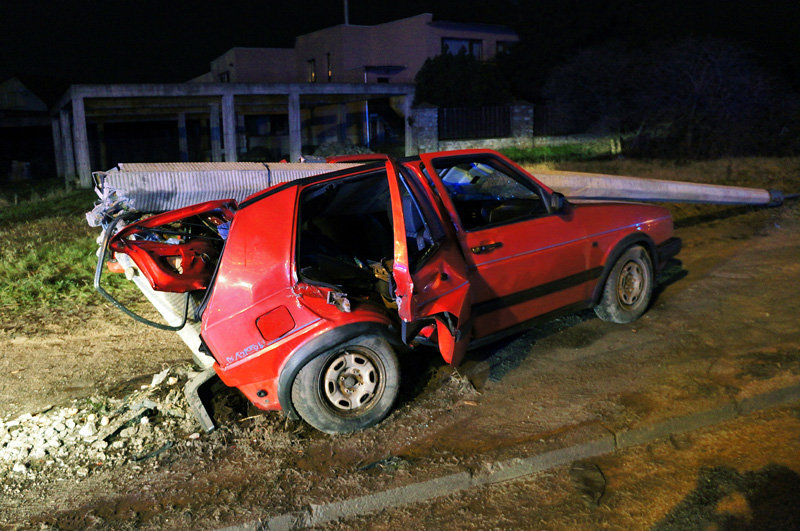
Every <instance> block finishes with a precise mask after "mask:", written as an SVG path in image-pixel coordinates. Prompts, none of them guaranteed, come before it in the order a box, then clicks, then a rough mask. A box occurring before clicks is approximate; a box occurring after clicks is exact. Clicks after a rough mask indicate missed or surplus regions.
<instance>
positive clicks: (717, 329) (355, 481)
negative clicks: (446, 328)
mask: <svg viewBox="0 0 800 531" xmlns="http://www.w3.org/2000/svg"><path fill="white" fill-rule="evenodd" d="M799 214H800V205H798V204H797V202H794V203H792V204H789V205H787V206H784V207H781V208H778V209H770V210H758V209H746V208H745V209H742V208H731V209H722V210H720V209H716V210H714V214H713V215H712V216H710V217H708V216H700V217H698V218H696V219H688V220H686V221H685V222H684V223H683V224H682V226H681V227H679V228H678V230H677V235H678V236H680V237H681V238H683V241H684V249H683V251H682V252H681V254H680V256H679V258H680V260H681V263H678V262H675V263H673V264H671V265H670V267H669V268H668V269H667V270H666V271H665V272H664V273H663V274H662V275H661V278H660V288H659V293H658V296H657V299H656V300H655V303H654V304H653V306H652V308H651V309H650V310H649V312H648V313H647V314H646V315H645V316H644V317H643V318H642V319H641V320H639V321H638V322H635V323H632V324H631V325H621V326H620V325H612V324H609V323H605V322H601V321H599V320H598V319H596V318H594V317H593V313H592V312H584V313H581V314H577V315H572V316H568V317H565V318H562V319H559V320H557V321H554V322H552V323H549V324H546V325H544V326H541V327H539V328H536V329H532V330H530V331H528V332H526V333H524V334H521V335H518V336H514V337H512V338H510V339H507V340H505V341H503V342H501V343H499V344H494V345H491V346H489V347H485V348H483V349H480V350H478V351H475V352H472V353H471V354H470V355H469V356H468V359H467V361H466V362H465V363H464V364H463V365H462V367H460V368H459V369H458V370H457V371H454V370H453V369H451V368H449V367H447V366H445V365H444V364H443V363H442V362H441V361H440V360H439V359H437V358H436V356H435V353H433V352H431V351H425V350H420V351H416V352H410V353H407V354H406V355H405V356H404V371H405V372H404V378H405V379H404V383H403V388H402V391H401V398H400V401H399V403H398V405H397V407H396V408H395V410H394V412H393V413H392V414H391V415H390V416H389V418H388V419H387V420H386V421H384V422H383V423H382V424H381V425H379V426H378V427H376V428H374V429H371V430H367V431H365V432H362V433H357V434H353V435H349V436H343V437H330V436H326V435H322V434H319V433H318V432H314V431H313V430H311V429H309V428H308V427H306V426H305V425H303V424H300V423H287V422H284V421H283V420H282V418H281V417H280V416H279V415H278V414H254V412H253V411H251V410H248V409H247V408H246V407H245V406H243V405H242V404H241V402H239V401H238V400H237V396H236V394H235V393H227V394H222V395H220V397H219V399H218V403H217V406H218V407H217V410H218V412H219V418H221V419H223V420H224V421H225V425H224V426H223V427H222V428H220V429H219V430H217V431H216V432H214V433H212V434H210V435H203V436H201V437H200V438H199V439H195V438H191V437H190V434H188V433H186V434H176V436H175V440H174V441H171V442H172V443H174V444H173V445H172V446H171V448H170V449H169V450H168V451H165V452H163V453H161V454H159V455H157V456H155V457H153V458H152V459H147V460H143V461H131V462H128V463H125V464H124V465H120V466H114V467H110V466H104V465H103V464H102V463H98V464H97V466H95V467H94V468H92V470H91V472H90V473H89V474H88V475H87V476H86V477H82V478H75V477H74V476H70V475H61V474H60V473H59V472H58V471H57V470H50V471H45V473H43V474H42V475H40V476H38V477H37V479H35V480H31V481H28V482H21V483H19V484H18V485H17V486H16V487H14V489H12V490H11V491H6V494H4V496H3V497H2V499H0V528H4V529H16V528H38V527H40V526H44V527H57V528H63V529H85V528H91V527H113V528H120V529H132V528H164V527H167V528H184V527H186V528H188V527H191V528H198V529H206V528H218V527H223V526H226V525H233V524H236V523H241V522H246V521H252V520H255V519H257V518H263V517H266V516H269V515H277V514H281V513H284V512H287V511H292V510H296V509H298V508H300V507H302V506H304V505H307V504H309V503H322V502H326V501H332V500H339V499H346V498H351V497H354V496H358V495H363V494H367V493H369V492H374V491H376V490H385V489H387V488H391V487H396V486H400V485H405V484H409V483H413V482H416V481H420V480H425V479H429V478H433V477H438V476H441V475H445V474H449V473H453V472H459V471H463V470H475V469H478V468H480V467H481V466H483V465H484V464H485V463H487V462H490V461H495V460H501V459H508V458H511V457H515V456H517V455H521V454H523V453H525V454H530V453H532V452H536V451H539V450H541V451H545V450H549V449H553V448H558V447H562V446H564V445H566V444H568V443H569V442H570V441H574V440H583V439H585V438H586V437H588V436H591V435H592V434H607V433H608V429H614V430H616V429H625V428H635V427H637V426H641V425H644V424H648V423H651V422H655V421H658V420H661V419H665V418H669V417H674V416H678V415H681V414H685V413H688V412H692V411H699V410H705V409H709V408H713V407H717V406H720V405H722V404H723V403H726V402H727V401H729V400H730V399H732V398H745V397H749V396H753V395H756V394H759V393H763V392H766V391H769V390H772V389H777V388H780V387H784V386H787V385H795V384H797V383H800V326H798V318H797V316H798V315H800V296H798V295H800V287H799V286H800V260H798V258H800V215H799ZM76 310H77V309H76ZM40 318H41V322H40V325H41V326H31V324H30V323H24V324H23V323H20V324H16V323H3V327H1V328H2V329H1V330H0V412H2V413H1V414H2V418H3V419H4V420H8V419H10V418H14V417H16V416H18V415H20V414H22V413H35V412H37V411H41V410H43V409H45V408H46V407H48V406H50V405H53V404H65V403H69V402H70V401H71V400H73V399H75V398H81V397H88V396H90V395H93V394H97V393H106V394H110V395H112V394H116V395H120V394H124V393H126V392H129V391H130V390H132V389H135V388H138V387H139V384H140V383H141V382H143V381H147V380H149V379H150V378H151V376H152V375H153V374H154V373H157V372H159V371H160V370H162V369H163V368H165V367H167V366H170V365H173V364H175V363H178V362H181V361H185V360H186V359H187V351H186V350H185V349H184V347H183V346H182V343H180V341H179V340H178V338H177V337H176V336H174V335H173V334H170V333H166V332H160V331H157V330H153V329H149V328H147V327H144V326H142V325H139V324H135V323H133V322H131V321H130V320H128V319H127V318H125V317H124V316H122V315H121V314H119V312H117V311H115V310H113V309H111V308H110V307H106V306H96V307H94V308H90V309H88V311H84V310H83V309H81V310H80V312H78V311H76V312H75V313H74V314H73V315H58V316H40ZM799 434H800V421H798V418H797V409H791V408H787V409H782V410H772V411H766V412H762V413H758V414H756V415H753V416H751V417H748V418H747V419H744V420H742V419H739V420H737V421H733V422H730V423H727V424H725V425H723V426H720V427H717V428H713V429H708V430H702V431H699V432H693V433H692V434H689V435H686V436H681V437H678V438H675V439H674V440H673V439H671V440H664V441H660V442H655V443H652V444H649V445H645V446H643V447H637V448H633V449H629V450H626V451H624V452H620V453H617V454H615V455H613V456H608V457H604V458H602V459H598V460H594V461H593V462H592V463H589V464H585V465H586V469H588V470H589V472H590V473H589V474H588V476H587V474H583V475H581V473H580V470H578V472H575V470H572V471H571V470H570V469H569V467H567V468H565V469H556V470H554V471H552V473H548V474H542V475H540V476H537V477H533V478H530V479H528V480H525V481H518V482H512V483H508V484H503V485H498V486H493V487H487V488H486V489H481V491H480V492H473V493H469V494H466V495H464V496H458V497H448V498H443V499H441V500H437V501H435V502H431V503H429V504H421V505H417V506H414V507H410V508H407V509H402V510H398V511H396V512H390V513H385V514H380V515H376V516H374V517H364V518H362V519H359V520H358V521H353V522H341V523H339V524H335V525H333V526H332V527H337V526H338V527H343V528H344V527H352V526H355V525H357V526H358V527H375V528H390V527H393V525H392V522H395V523H396V522H397V521H398V520H397V519H396V518H402V519H403V521H404V522H406V521H407V522H408V523H409V524H411V525H417V526H419V527H437V528H438V527H443V528H465V527H474V528H486V527H502V528H507V527H544V528H575V527H578V528H596V527H612V528H618V527H622V528H645V527H650V526H653V525H656V526H657V527H660V528H663V529H670V528H674V529H678V528H686V527H687V526H688V527H690V528H692V527H694V528H746V527H748V522H751V523H752V522H757V521H760V520H754V519H757V518H759V516H758V515H759V514H763V513H764V511H767V512H774V510H775V508H774V507H772V506H770V505H769V504H768V503H767V501H765V500H764V499H763V496H762V498H758V496H760V495H761V494H763V493H767V494H769V492H770V491H769V490H768V489H769V488H772V489H774V488H776V486H784V487H785V488H786V489H791V492H792V494H791V496H788V498H787V496H783V495H782V494H781V492H782V491H781V492H779V493H778V494H779V495H778V496H777V497H775V496H774V499H775V500H777V501H773V502H770V503H773V504H775V503H777V504H779V505H780V504H782V503H791V504H792V505H791V507H795V506H796V504H797V501H798V500H797V492H798V488H797V487H798V485H799V484H800V481H798V479H799V478H800V476H798V474H800V459H799V458H798V455H799V454H800V452H798V450H800V439H798V435H799ZM595 468H596V469H597V470H599V471H601V472H600V477H602V478H604V479H603V484H604V485H605V487H604V494H602V495H601V496H600V497H599V500H594V501H591V502H586V501H585V499H586V496H587V494H586V493H585V492H584V491H585V490H586V489H585V488H584V487H585V485H583V486H581V485H582V483H581V481H584V480H585V478H586V477H589V478H591V477H592V473H593V472H592V471H593V470H594V469H595ZM586 469H585V470H584V472H585V471H586ZM594 476H595V479H596V477H597V473H596V472H595V473H594ZM576 478H577V479H576ZM581 478H584V479H581ZM584 483H585V481H584ZM590 483H591V482H590ZM753 485H755V486H753ZM761 487H763V488H761ZM709 489H710V490H709ZM779 490H780V489H779ZM9 492H10V494H9ZM581 492H584V495H583V496H582V495H581ZM753 492H756V494H753V495H752V496H751V494H752V493H753ZM588 496H590V497H591V496H592V494H591V493H590V494H588ZM753 496H756V498H757V499H756V498H753ZM792 496H793V497H792ZM595 498H596V496H595ZM754 499H756V501H753V500H754ZM698 500H700V501H698ZM703 500H705V501H703ZM701 501H702V503H701ZM712 502H713V503H712ZM689 506H691V507H689ZM709 507H711V508H710V509H709ZM702 511H705V512H702ZM759 511H761V512H759ZM701 513H702V514H701ZM778 514H781V513H778ZM795 518H796V517H795ZM748 519H749V520H748ZM793 522H794V526H795V527H797V521H796V520H794V521H793ZM682 523H686V524H687V526H684V525H682ZM773 523H774V522H773ZM778 527H781V526H778Z"/></svg>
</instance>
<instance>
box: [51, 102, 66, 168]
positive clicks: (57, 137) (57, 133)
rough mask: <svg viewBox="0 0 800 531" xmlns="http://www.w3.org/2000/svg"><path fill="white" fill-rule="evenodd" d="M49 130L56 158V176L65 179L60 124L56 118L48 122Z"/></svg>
mask: <svg viewBox="0 0 800 531" xmlns="http://www.w3.org/2000/svg"><path fill="white" fill-rule="evenodd" d="M50 129H51V131H52V132H53V152H54V153H55V156H56V175H58V177H59V178H60V179H63V178H64V177H65V171H64V150H63V148H62V147H61V122H60V121H59V119H58V118H56V117H53V118H52V120H50Z"/></svg>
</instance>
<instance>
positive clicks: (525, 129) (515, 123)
mask: <svg viewBox="0 0 800 531" xmlns="http://www.w3.org/2000/svg"><path fill="white" fill-rule="evenodd" d="M511 137H512V138H513V139H514V145H515V146H516V147H519V148H522V149H525V148H531V147H533V105H530V104H528V103H524V102H518V103H515V104H514V105H512V106H511Z"/></svg>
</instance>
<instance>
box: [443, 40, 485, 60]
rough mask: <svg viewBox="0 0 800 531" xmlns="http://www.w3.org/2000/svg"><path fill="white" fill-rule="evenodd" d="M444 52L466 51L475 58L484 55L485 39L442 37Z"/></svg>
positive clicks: (454, 53) (457, 52)
mask: <svg viewBox="0 0 800 531" xmlns="http://www.w3.org/2000/svg"><path fill="white" fill-rule="evenodd" d="M442 53H449V54H451V55H458V54H460V53H466V54H469V55H471V56H473V57H474V58H475V59H481V58H482V56H483V41H481V40H480V39H455V38H451V37H443V38H442Z"/></svg>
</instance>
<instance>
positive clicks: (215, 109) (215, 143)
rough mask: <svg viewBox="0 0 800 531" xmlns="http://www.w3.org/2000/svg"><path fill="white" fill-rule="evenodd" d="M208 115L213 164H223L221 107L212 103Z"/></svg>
mask: <svg viewBox="0 0 800 531" xmlns="http://www.w3.org/2000/svg"><path fill="white" fill-rule="evenodd" d="M209 107H210V109H209V114H208V128H209V133H210V134H211V162H222V142H221V140H222V139H221V138H220V134H219V133H220V132H219V105H217V104H216V103H212V104H211V105H210V106H209Z"/></svg>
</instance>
